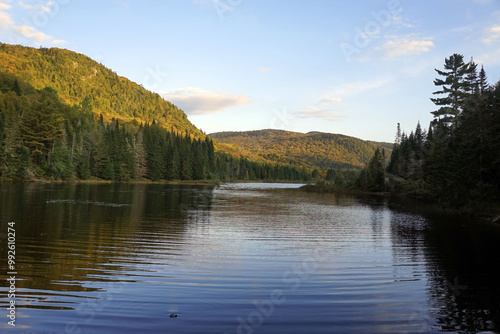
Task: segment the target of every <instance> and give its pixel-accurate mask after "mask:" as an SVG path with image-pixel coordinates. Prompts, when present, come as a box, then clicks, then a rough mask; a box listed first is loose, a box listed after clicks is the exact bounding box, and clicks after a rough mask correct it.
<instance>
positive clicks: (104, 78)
mask: <svg viewBox="0 0 500 334" xmlns="http://www.w3.org/2000/svg"><path fill="white" fill-rule="evenodd" d="M0 73H4V74H10V75H14V76H15V77H17V78H19V79H20V80H22V81H24V82H27V83H29V84H30V85H31V86H33V87H34V88H35V89H39V90H40V89H43V88H44V87H52V88H53V89H55V90H56V91H57V93H58V96H59V98H61V99H62V100H63V101H64V102H65V103H66V104H68V105H77V104H80V103H82V101H83V99H84V98H85V97H89V98H90V99H91V104H92V106H93V112H94V113H95V114H96V115H100V114H102V115H103V117H104V120H105V121H110V120H111V119H112V118H115V119H118V120H120V121H121V122H122V123H128V124H129V126H135V127H138V125H139V124H140V123H152V122H153V120H154V121H156V123H158V124H159V125H160V126H162V127H164V128H166V129H168V130H174V131H175V132H183V133H185V132H186V131H187V132H189V133H190V134H191V135H193V136H194V137H201V138H204V137H205V135H204V134H203V133H202V132H201V131H200V130H198V129H197V128H196V127H195V126H194V125H193V124H191V122H190V121H189V120H188V119H187V116H186V114H185V113H184V112H183V111H182V110H180V109H179V108H177V107H176V106H175V105H173V104H172V103H170V102H168V101H165V100H164V99H163V98H162V97H161V96H160V95H158V94H156V93H152V92H150V91H148V90H146V89H144V88H143V87H142V86H140V85H138V84H136V83H134V82H132V81H130V80H128V79H126V78H124V77H121V76H119V75H117V74H116V73H115V72H113V71H112V70H110V69H108V68H106V67H105V66H103V65H102V64H99V63H97V62H95V61H94V60H92V59H90V58H89V57H87V56H85V55H82V54H79V53H76V52H72V51H68V50H63V49H58V48H50V49H47V48H39V49H36V48H32V47H24V46H20V45H9V44H3V43H0ZM0 85H3V86H8V85H9V83H1V82H0ZM0 89H2V86H0Z"/></svg>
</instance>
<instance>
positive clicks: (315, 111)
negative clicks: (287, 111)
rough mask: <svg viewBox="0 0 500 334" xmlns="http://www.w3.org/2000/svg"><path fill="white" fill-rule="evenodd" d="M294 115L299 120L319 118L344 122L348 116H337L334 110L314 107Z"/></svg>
mask: <svg viewBox="0 0 500 334" xmlns="http://www.w3.org/2000/svg"><path fill="white" fill-rule="evenodd" d="M293 115H294V116H295V117H297V118H319V119H323V120H325V121H330V122H334V121H342V120H344V119H345V118H346V117H347V116H345V115H336V114H334V113H333V110H330V109H320V108H318V107H314V106H308V107H306V108H304V109H301V110H298V111H296V112H295V113H293Z"/></svg>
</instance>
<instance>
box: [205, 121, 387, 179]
mask: <svg viewBox="0 0 500 334" xmlns="http://www.w3.org/2000/svg"><path fill="white" fill-rule="evenodd" d="M210 137H212V138H214V139H216V140H218V141H219V142H222V143H229V144H235V145H239V146H241V147H242V148H244V149H246V150H247V151H250V152H252V153H253V154H255V155H256V156H258V157H259V158H261V159H263V160H265V161H268V162H278V163H283V164H291V165H295V166H306V167H310V168H319V169H323V170H326V169H329V168H353V167H354V168H358V167H362V166H364V164H366V163H367V162H368V161H369V160H370V158H371V157H372V156H373V154H374V152H375V150H376V149H377V148H380V147H382V146H386V148H389V147H391V144H385V145H382V144H383V143H374V142H368V141H364V140H361V139H358V138H354V137H349V136H344V135H340V134H332V133H323V132H309V133H306V134H304V133H299V132H291V131H284V130H259V131H246V132H218V133H212V134H210Z"/></svg>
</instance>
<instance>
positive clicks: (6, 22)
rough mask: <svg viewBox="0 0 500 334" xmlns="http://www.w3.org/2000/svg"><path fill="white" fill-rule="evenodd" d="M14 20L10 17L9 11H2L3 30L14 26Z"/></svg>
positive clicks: (0, 26) (1, 26)
mask: <svg viewBox="0 0 500 334" xmlns="http://www.w3.org/2000/svg"><path fill="white" fill-rule="evenodd" d="M13 23H14V21H12V18H11V17H10V15H9V13H6V12H3V11H0V29H1V30H3V31H7V30H9V27H10V26H12V24H13Z"/></svg>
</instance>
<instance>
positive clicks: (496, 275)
mask: <svg viewBox="0 0 500 334" xmlns="http://www.w3.org/2000/svg"><path fill="white" fill-rule="evenodd" d="M398 204H399V203H395V206H396V207H398V206H399V205H398ZM405 207H406V208H407V211H406V213H403V212H397V211H395V212H396V213H395V214H393V216H392V219H391V230H392V240H393V245H394V247H393V250H394V253H395V254H394V256H395V258H402V259H404V258H406V257H411V258H412V262H413V263H421V264H422V266H424V267H425V275H426V277H427V280H428V286H429V287H428V300H427V305H426V307H425V308H422V307H421V309H420V310H419V311H418V312H417V313H416V318H418V319H420V321H421V323H422V325H423V328H422V331H423V332H427V331H444V332H450V331H451V332H459V333H477V332H483V331H498V330H499V327H500V302H499V301H500V286H499V283H498V282H500V271H499V270H497V268H498V265H499V260H500V247H499V241H500V227H499V226H495V225H490V224H482V223H478V222H474V221H471V220H470V219H466V218H464V217H461V216H457V215H451V214H443V213H442V212H439V211H435V210H426V208H425V207H413V209H411V207H412V206H411V205H408V203H407V205H406V206H405ZM409 208H410V209H411V210H410V211H418V212H420V214H421V215H422V216H421V217H422V218H421V219H415V215H413V214H410V213H408V209H409ZM426 308H427V311H425V309H426Z"/></svg>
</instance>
